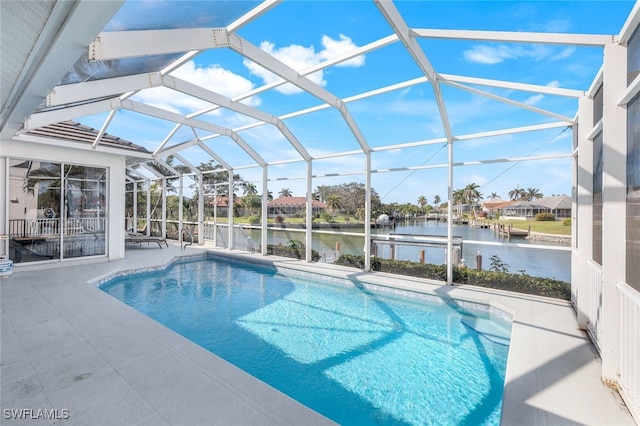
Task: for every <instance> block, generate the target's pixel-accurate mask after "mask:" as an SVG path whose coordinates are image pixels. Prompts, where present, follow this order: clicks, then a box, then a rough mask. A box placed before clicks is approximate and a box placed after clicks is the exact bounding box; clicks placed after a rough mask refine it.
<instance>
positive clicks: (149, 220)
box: [146, 179, 151, 236]
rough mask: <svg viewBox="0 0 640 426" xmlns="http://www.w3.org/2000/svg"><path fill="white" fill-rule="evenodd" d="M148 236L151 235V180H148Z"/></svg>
mask: <svg viewBox="0 0 640 426" xmlns="http://www.w3.org/2000/svg"><path fill="white" fill-rule="evenodd" d="M146 234H147V236H149V235H151V180H150V179H147V232H146Z"/></svg>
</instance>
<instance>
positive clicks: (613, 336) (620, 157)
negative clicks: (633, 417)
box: [600, 42, 627, 382]
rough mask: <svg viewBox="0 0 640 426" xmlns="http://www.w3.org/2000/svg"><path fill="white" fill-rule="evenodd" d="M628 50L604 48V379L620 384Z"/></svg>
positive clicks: (618, 46)
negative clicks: (621, 101) (624, 102)
mask: <svg viewBox="0 0 640 426" xmlns="http://www.w3.org/2000/svg"><path fill="white" fill-rule="evenodd" d="M626 70H627V48H626V47H625V46H621V45H619V44H617V43H614V42H612V43H610V44H608V45H606V46H605V48H604V109H603V153H602V158H603V163H604V165H603V178H602V187H603V190H602V271H603V274H602V275H603V283H602V326H603V333H602V345H601V348H600V349H601V356H602V378H603V379H604V380H611V381H614V382H616V381H617V380H618V374H619V372H620V344H621V338H620V320H619V312H620V294H619V290H618V289H617V288H616V284H617V283H618V282H625V272H626V262H625V260H626V252H625V250H624V246H623V245H622V244H621V242H622V241H625V239H626V213H627V211H626V195H627V194H626V191H627V180H626V179H627V174H626V170H627V114H626V109H625V108H623V107H620V106H618V101H619V99H620V98H621V97H622V95H623V94H624V92H625V90H626V82H627V80H626Z"/></svg>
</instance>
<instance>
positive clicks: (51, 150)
mask: <svg viewBox="0 0 640 426" xmlns="http://www.w3.org/2000/svg"><path fill="white" fill-rule="evenodd" d="M0 144H1V146H2V157H1V161H0V187H1V188H2V189H1V192H2V199H3V200H5V205H4V206H3V207H2V208H0V235H6V234H8V231H9V230H8V212H9V201H8V198H9V194H8V191H9V184H10V182H9V181H8V170H7V161H8V158H19V159H25V160H35V161H47V162H59V163H69V164H78V165H84V166H95V167H105V168H107V169H108V183H107V188H108V197H107V200H108V201H107V203H108V206H107V215H108V216H107V217H108V221H107V223H108V230H107V257H108V259H109V260H116V259H122V258H124V226H125V225H124V212H125V197H124V185H123V182H124V180H125V157H124V156H120V155H116V154H108V153H104V152H96V151H93V150H90V149H89V150H83V149H74V148H71V147H66V146H60V145H48V144H41V143H31V142H24V141H20V142H18V141H11V140H9V141H7V140H2V141H0ZM2 242H3V243H6V244H5V247H4V249H3V250H5V252H4V253H8V241H6V242H5V241H2ZM4 253H2V254H4Z"/></svg>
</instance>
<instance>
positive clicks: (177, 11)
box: [0, 0, 640, 410]
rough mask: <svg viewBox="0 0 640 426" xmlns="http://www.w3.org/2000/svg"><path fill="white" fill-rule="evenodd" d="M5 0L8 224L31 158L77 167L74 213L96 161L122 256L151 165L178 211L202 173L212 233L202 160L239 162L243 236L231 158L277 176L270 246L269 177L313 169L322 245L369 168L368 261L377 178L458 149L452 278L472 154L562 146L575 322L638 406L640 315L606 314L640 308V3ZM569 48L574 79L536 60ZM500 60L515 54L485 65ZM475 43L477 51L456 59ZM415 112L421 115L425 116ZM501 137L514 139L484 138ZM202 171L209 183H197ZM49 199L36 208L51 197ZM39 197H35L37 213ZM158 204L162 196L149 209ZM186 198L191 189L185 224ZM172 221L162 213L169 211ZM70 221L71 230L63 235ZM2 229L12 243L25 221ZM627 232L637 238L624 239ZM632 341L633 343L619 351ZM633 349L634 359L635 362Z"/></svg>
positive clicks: (2, 123)
mask: <svg viewBox="0 0 640 426" xmlns="http://www.w3.org/2000/svg"><path fill="white" fill-rule="evenodd" d="M471 4H472V3H469V5H467V6H468V7H480V6H478V4H476V5H475V6H471ZM607 5H608V3H607ZM178 6H179V7H178ZM0 7H1V8H2V47H1V53H2V86H3V90H2V97H1V99H0V100H1V109H0V140H1V143H2V156H3V160H4V161H3V164H2V170H0V171H1V172H2V173H1V175H2V176H3V179H4V185H2V187H3V188H2V190H3V191H4V193H5V197H4V199H5V200H7V201H6V202H5V205H4V207H3V208H2V209H0V210H1V211H0V226H2V227H3V229H1V230H0V234H9V230H8V227H9V225H8V224H9V220H10V216H11V215H19V214H22V213H20V212H17V208H16V207H15V206H14V208H13V210H12V206H11V203H10V202H9V201H8V200H9V198H10V197H9V195H10V194H12V191H18V192H19V189H20V188H18V187H17V186H16V188H14V187H13V186H12V184H11V181H12V178H14V177H16V176H17V175H16V176H14V175H11V176H10V173H12V172H11V171H10V169H12V168H13V169H15V170H16V173H18V172H19V173H23V172H24V171H26V170H30V169H31V166H32V164H35V163H37V164H40V165H41V167H42V168H43V169H44V168H45V167H49V166H47V165H49V164H50V165H52V166H51V167H50V171H51V170H54V169H55V170H58V171H60V176H59V177H57V178H55V179H58V180H55V179H54V180H55V182H58V183H59V182H62V184H60V185H58V186H56V185H54V184H53V183H52V184H50V185H49V188H50V191H49V196H50V198H51V199H52V200H53V201H52V203H56V204H59V205H58V206H57V208H58V210H57V211H58V212H59V213H58V215H62V214H66V215H67V216H65V220H67V222H64V221H63V223H71V222H73V220H75V219H77V218H76V217H74V216H73V214H74V212H71V211H70V209H68V208H67V210H65V207H63V205H65V203H64V201H65V197H66V194H65V193H64V192H65V191H62V190H61V188H63V186H62V185H63V184H64V182H65V181H64V179H65V178H66V176H65V175H64V173H65V171H66V172H69V171H70V170H75V169H73V167H74V166H75V165H77V164H79V165H82V166H83V167H84V169H82V170H81V172H82V173H78V174H77V176H79V177H77V179H78V181H81V180H82V179H84V177H83V176H85V177H86V176H93V175H96V176H101V178H100V179H102V180H100V181H99V183H100V185H102V186H101V188H100V191H102V192H100V196H99V197H94V198H95V199H94V200H92V203H93V204H91V205H90V206H89V207H87V206H84V208H85V210H86V211H93V212H97V213H96V214H97V215H98V216H99V218H100V220H105V214H106V218H107V219H106V221H107V222H106V223H107V224H108V225H109V226H107V227H106V228H105V229H104V230H103V232H104V238H105V241H106V243H105V245H104V247H103V248H104V253H102V254H101V256H103V257H107V258H108V259H119V258H123V257H124V235H125V227H126V225H124V224H125V213H124V210H125V189H124V187H125V184H129V185H133V187H134V192H137V191H138V183H145V189H144V191H146V197H147V200H150V199H151V197H152V192H151V182H158V188H157V189H158V191H160V192H161V199H160V202H161V204H162V209H161V210H162V211H163V215H165V214H166V193H167V190H168V180H170V179H175V180H176V181H177V182H178V186H177V191H178V192H179V197H180V200H181V201H182V199H183V198H184V197H185V196H186V195H185V191H189V190H191V191H193V195H194V196H197V197H198V201H199V204H198V208H197V209H198V213H197V217H198V227H199V232H198V235H200V236H202V235H203V232H202V229H203V228H202V227H203V226H204V225H203V211H204V204H203V203H204V198H205V195H207V194H205V192H204V190H203V186H204V181H205V178H206V176H207V175H208V174H210V173H219V172H226V173H228V177H229V179H228V182H222V183H220V182H218V183H216V186H215V188H214V191H215V196H216V201H215V202H216V203H217V196H218V195H219V192H218V190H220V191H223V190H224V188H227V189H226V191H227V193H228V194H227V195H228V199H227V200H226V202H227V206H228V208H227V210H228V229H229V235H228V241H229V248H233V241H234V236H233V212H232V210H233V208H232V206H233V205H234V191H233V185H234V178H233V176H234V174H235V173H238V172H240V171H241V172H242V173H243V174H245V173H246V174H247V175H248V176H251V178H250V180H251V181H252V182H257V183H259V187H258V189H257V190H258V192H259V193H260V194H261V239H262V240H261V243H260V247H261V250H262V252H263V254H266V247H267V242H268V241H267V235H268V232H267V214H268V206H267V204H268V193H269V185H272V187H273V185H274V184H275V183H276V182H278V183H279V182H304V184H302V185H301V187H302V188H303V189H302V190H301V192H304V196H305V200H306V213H307V214H306V217H305V231H304V233H305V243H306V260H307V261H311V257H312V220H313V218H312V214H311V213H312V212H313V194H312V192H313V183H314V181H315V182H334V181H335V179H338V180H339V179H342V180H346V179H347V178H349V179H351V178H352V177H355V178H357V179H358V180H359V182H360V183H362V184H363V185H364V187H365V197H364V205H363V206H362V208H363V209H364V216H363V217H364V221H365V228H364V229H365V230H364V238H365V244H364V253H365V269H366V270H369V269H370V267H371V258H370V256H369V254H370V253H369V252H368V249H367V247H371V244H370V242H371V238H372V237H371V224H372V223H371V222H372V221H371V217H372V195H373V194H372V193H373V190H374V186H375V187H378V186H379V185H386V186H385V187H386V188H387V189H388V191H389V192H392V191H393V190H395V188H397V187H398V186H400V185H401V184H402V183H403V182H405V181H404V180H400V182H398V183H397V184H396V185H395V186H394V185H393V184H390V183H389V182H388V181H387V178H386V177H387V176H398V174H402V176H407V178H408V177H410V176H411V175H413V174H414V173H424V176H427V173H430V172H432V171H437V170H440V171H441V172H443V173H445V172H446V173H445V174H446V179H445V180H444V183H443V185H442V186H443V187H446V195H445V197H443V198H444V200H443V201H446V202H447V219H448V220H447V234H448V238H447V251H446V253H447V255H446V265H447V283H449V284H452V283H453V266H454V265H453V228H452V227H453V214H454V211H453V204H454V198H453V192H454V186H455V185H456V177H457V175H456V174H457V171H458V170H476V169H475V168H477V167H488V166H491V165H500V164H504V165H505V166H509V165H514V164H523V163H528V162H531V161H536V162H552V161H558V162H562V161H564V162H562V163H558V164H562V165H563V166H564V169H565V170H564V172H565V173H566V176H569V175H570V179H571V182H572V185H571V186H572V190H573V194H572V202H573V209H572V234H573V241H572V247H571V251H572V290H573V297H574V303H575V304H576V306H577V312H578V323H579V326H581V327H583V328H585V329H588V330H589V331H590V333H592V334H593V336H594V339H595V341H596V342H597V344H598V345H599V348H600V349H601V352H602V353H603V354H604V353H615V354H616V356H609V355H606V356H605V355H603V377H605V378H607V379H611V380H614V381H618V377H619V376H620V375H622V376H621V377H622V379H620V380H621V382H620V383H621V387H622V388H624V389H626V392H627V394H628V395H631V396H630V398H631V401H632V403H631V404H632V406H634V407H636V410H637V406H638V404H639V401H640V396H639V394H638V392H640V391H639V390H638V389H639V386H638V382H637V370H634V368H635V369H637V368H638V366H637V359H639V358H640V357H638V356H637V349H633V350H635V351H636V352H633V353H632V351H631V349H629V348H627V347H624V348H623V349H620V348H621V347H622V346H621V345H623V343H624V339H625V338H626V337H629V336H635V337H634V339H635V340H634V342H636V343H634V345H636V346H633V347H634V348H637V326H636V328H634V327H632V326H629V327H627V328H625V327H626V326H625V327H623V329H622V330H614V329H613V328H612V327H611V326H610V324H613V323H616V321H617V319H616V321H610V322H609V323H607V322H606V321H605V322H603V321H602V320H601V318H600V315H601V312H603V311H607V312H609V313H610V312H622V311H624V314H623V315H626V317H625V319H624V320H623V323H624V324H631V323H633V321H636V323H637V320H636V318H637V317H638V315H639V314H638V313H637V312H639V311H640V308H639V307H638V306H640V297H639V296H638V294H640V293H639V291H640V282H639V281H638V280H637V276H640V270H637V267H636V266H635V264H636V263H637V262H633V260H632V259H633V257H634V256H635V257H636V258H637V256H638V255H639V253H640V249H639V248H638V247H640V246H639V245H638V238H637V235H639V234H638V233H637V231H636V229H637V227H638V222H637V217H640V214H638V213H637V211H638V210H637V206H636V204H638V203H637V202H636V200H637V199H640V196H639V195H637V194H638V191H640V177H638V176H640V173H639V172H638V170H639V169H640V160H637V157H638V153H639V152H640V142H638V139H640V136H638V132H639V131H638V124H637V123H638V118H637V117H638V116H640V113H639V112H638V107H637V105H638V101H637V100H638V93H639V92H640V59H639V58H640V53H639V50H640V48H638V45H640V42H639V41H638V40H639V39H640V36H638V30H637V28H638V26H639V25H640V4H639V3H638V2H635V3H634V2H627V3H624V2H622V3H616V4H615V5H614V6H611V7H610V11H611V13H612V14H613V13H616V14H619V15H620V16H619V17H618V16H617V18H619V25H618V26H617V27H616V28H613V29H607V30H606V31H605V30H601V27H600V26H599V25H601V24H602V22H600V20H599V19H598V17H597V16H593V17H591V19H590V21H589V25H590V26H589V28H588V31H583V32H571V31H568V30H566V28H564V31H562V30H558V28H556V30H554V31H543V30H540V31H522V28H521V27H520V26H519V25H521V24H522V21H520V22H496V21H489V20H485V21H480V20H477V21H474V25H475V28H474V27H473V26H471V27H469V24H465V23H464V22H457V21H456V25H455V26H454V27H450V28H441V27H439V25H438V23H439V22H438V19H437V18H438V14H439V13H444V12H443V11H444V10H448V13H450V9H447V8H449V7H450V5H447V4H446V3H437V2H403V1H397V2H393V1H382V0H374V1H372V2H328V3H323V2H286V1H285V2H281V1H272V0H267V1H263V2H255V1H247V2H225V1H196V2H173V1H166V2H155V1H149V2H135V1H122V0H113V1H89V0H79V1H75V2H68V1H55V0H48V1H46V0H45V1H42V2H38V3H34V2H18V1H12V2H2V3H0ZM141 7H145V8H146V9H144V10H141V9H139V8H141ZM554 7H566V5H564V6H563V5H562V4H558V5H557V6H554ZM572 7H574V8H575V6H574V5H572ZM607 7H609V6H607ZM323 8H335V12H334V18H335V21H336V22H339V23H340V25H342V27H341V29H340V31H341V33H340V34H337V35H336V34H333V35H331V34H329V35H327V34H324V33H322V31H321V30H319V29H318V26H319V25H321V22H319V21H318V20H317V19H316V16H314V12H316V14H317V13H319V11H321V10H324V9H323ZM332 10H334V9H332ZM281 12H288V13H289V15H287V16H292V15H295V16H296V17H297V20H296V22H283V21H281V18H280V17H281V16H283V15H281ZM569 12H570V10H569V9H567V13H569ZM478 14H480V15H481V14H482V10H480V9H478ZM360 16H367V17H369V18H371V21H367V27H366V28H364V27H362V26H359V25H361V24H359V20H358V19H356V18H358V17H360ZM265 24H270V25H265ZM543 27H544V26H543V25H539V26H538V28H543ZM497 28H499V30H497ZM547 28H548V27H547ZM365 29H366V31H365ZM312 35H314V36H315V37H317V38H319V39H321V42H320V43H321V44H322V45H323V46H324V50H322V52H319V51H316V50H314V49H311V48H309V47H308V46H309V45H311V44H313V42H314V41H312V39H311V36H312ZM273 40H277V41H273ZM314 40H315V42H316V43H317V40H316V39H314ZM281 46H286V47H287V48H288V49H289V50H288V49H284V48H281ZM293 50H295V51H297V52H302V51H311V50H313V54H309V57H310V58H312V59H309V60H307V61H299V62H295V61H292V60H291V55H290V53H291V51H293ZM487 52H491V53H492V55H488V54H487ZM572 55H579V56H580V57H581V58H582V59H583V60H582V65H583V68H581V69H580V70H574V72H573V73H572V74H571V75H572V76H573V77H575V78H568V77H567V76H568V74H561V75H562V77H558V78H554V79H553V80H551V81H550V80H549V79H548V78H547V77H542V75H543V73H542V72H536V71H539V70H540V69H541V68H542V67H544V68H545V70H546V71H549V70H550V69H551V70H554V71H557V72H558V73H559V74H560V73H561V72H562V66H561V65H562V64H565V63H564V62H562V61H563V60H564V59H566V58H567V57H570V56H572ZM504 61H509V62H508V66H507V63H505V64H504V65H505V66H495V67H485V68H483V67H482V66H483V65H495V64H500V63H502V62H504ZM462 62H466V63H473V64H474V67H470V68H466V69H467V70H471V71H468V72H462V71H458V70H457V64H461V63H462ZM523 63H524V65H523ZM534 65H535V66H534ZM565 65H566V64H565ZM578 71H580V72H582V73H583V74H580V72H578ZM465 74H469V75H465ZM578 74H580V78H578ZM544 75H545V76H546V75H548V74H544ZM229 82H233V84H231V83H229ZM223 83H224V84H223ZM227 83H228V85H225V84H227ZM338 83H340V84H338ZM231 87H232V88H231ZM5 88H7V89H6V90H5ZM294 100H295V101H294ZM405 101H406V102H405ZM407 116H418V117H419V119H418V120H415V121H411V122H410V121H408V120H406V118H407ZM496 118H498V119H500V120H496ZM490 119H491V120H490ZM74 123H75V124H74ZM78 123H79V124H78ZM310 124H314V126H315V127H314V130H313V131H309V130H308V125H310ZM78 125H79V126H85V127H86V128H88V129H90V130H91V131H89V132H86V131H85V132H84V134H83V135H84V136H83V139H82V140H78V139H74V138H72V137H70V136H69V135H68V134H67V135H62V136H61V135H60V134H58V133H55V132H56V130H55V129H57V128H65V129H66V130H65V131H66V132H70V131H71V130H70V129H72V128H74V126H78ZM85 130H86V129H85ZM87 135H91V137H90V138H89V139H87ZM531 135H533V136H531ZM558 140H560V143H559V145H556V146H554V147H553V149H551V148H549V145H550V144H551V143H552V142H555V141H558ZM485 143H486V144H501V146H503V148H504V149H501V150H500V154H498V155H496V154H495V153H492V154H493V155H491V156H486V155H484V152H485V151H484V150H483V149H482V146H483V144H485ZM25 161H26V162H25ZM203 165H208V167H204V166H203ZM570 168H571V170H570V171H569V169H570ZM76 171H77V170H76ZM454 172H455V173H454ZM104 176H108V178H105V177H104ZM428 176H431V175H428ZM86 179H87V180H89V178H86ZM185 179H191V180H192V181H193V182H194V183H195V186H194V188H193V189H189V188H188V185H187V184H186V183H185ZM388 180H390V178H389V179H388ZM14 181H17V179H14ZM374 181H375V183H376V185H374ZM425 181H427V179H425ZM636 181H637V182H636ZM52 182H53V181H52ZM56 184H57V183H56ZM78 185H80V184H78ZM42 188H44V185H42V186H41V187H40V189H42ZM56 191H58V192H56ZM54 195H55V196H57V197H58V199H55V197H54ZM133 200H134V201H133V202H134V203H136V202H137V201H136V200H137V199H136V197H134V198H133ZM18 201H20V200H18ZM16 204H17V203H16ZM105 204H106V205H105ZM20 206H22V205H20ZM32 207H34V206H32ZM543 207H544V206H541V207H540V209H542V208H543ZM136 208H137V206H136ZM31 210H33V214H34V215H35V214H36V213H35V211H36V210H38V209H36V208H35V207H34V208H32V209H31ZM29 213H30V212H29V208H26V207H25V209H24V213H23V216H25V217H24V218H23V219H24V220H26V216H27V215H28V214H29ZM150 213H151V211H150V207H149V203H147V211H146V217H147V219H149V218H150ZM38 214H39V213H38ZM183 216H184V212H183V206H182V203H180V204H179V223H181V224H182V222H183ZM96 219H98V218H96ZM69 221H71V222H69ZM162 222H163V227H164V228H163V233H165V232H166V224H165V222H166V217H163V220H162ZM74 223H75V222H74ZM623 223H624V224H625V226H621V224H623ZM578 224H580V225H578ZM123 225H124V226H123ZM67 226H70V225H67ZM134 226H135V225H134ZM135 230H136V229H134V231H135ZM65 237H68V235H66V234H65V235H63V233H62V232H61V233H60V241H64V238H65ZM69 238H70V237H69ZM3 241H4V245H5V246H4V253H7V252H8V251H9V244H10V242H9V240H8V239H7V240H3ZM622 242H624V244H623V245H624V246H625V250H626V251H625V255H624V256H618V255H614V253H617V251H618V249H619V248H620V245H621V243H622ZM616 256H617V257H616ZM63 257H64V255H62V254H60V255H59V257H58V260H63ZM634 277H636V278H634ZM593 289H596V290H595V291H594V292H592V293H593V295H592V296H589V297H590V298H589V299H588V300H589V302H587V301H586V300H587V298H586V296H585V295H586V294H591V293H590V292H591V291H592V290H593ZM621 295H623V298H621V297H622V296H621ZM598 300H601V305H599V304H598V303H600V302H597V301H598ZM621 300H622V301H621ZM627 303H628V305H626V304H627ZM600 308H602V309H600ZM625 309H626V310H625ZM625 333H626V334H625ZM634 333H635V334H634ZM621 351H622V352H624V354H625V355H624V356H625V357H626V358H624V357H622V358H621V357H619V356H618V355H619V353H620V352H621ZM625 351H626V352H625ZM621 359H622V360H623V361H620V360H621ZM629 359H636V362H635V363H633V362H631V361H629V364H625V362H627V361H625V360H629ZM625 369H626V370H625ZM622 370H624V371H622ZM630 378H632V379H633V380H635V382H634V381H633V380H632V379H630ZM632 383H635V385H634V384H632Z"/></svg>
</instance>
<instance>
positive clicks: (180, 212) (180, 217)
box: [178, 175, 184, 247]
mask: <svg viewBox="0 0 640 426" xmlns="http://www.w3.org/2000/svg"><path fill="white" fill-rule="evenodd" d="M183 181H184V175H180V180H179V182H180V188H179V189H178V242H179V243H180V247H182V221H183V215H184V208H183V206H182V200H183V199H184V195H183V193H184V190H183V188H182V185H183V183H184V182H183Z"/></svg>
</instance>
